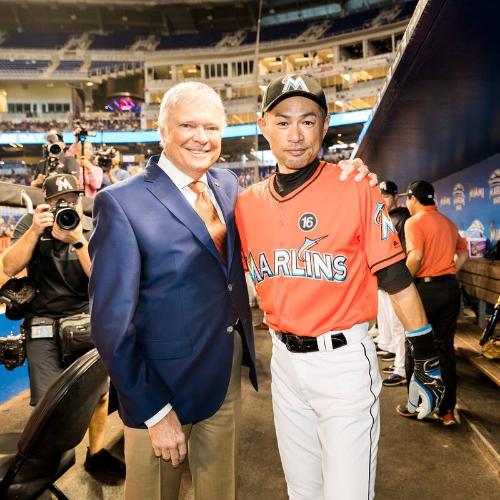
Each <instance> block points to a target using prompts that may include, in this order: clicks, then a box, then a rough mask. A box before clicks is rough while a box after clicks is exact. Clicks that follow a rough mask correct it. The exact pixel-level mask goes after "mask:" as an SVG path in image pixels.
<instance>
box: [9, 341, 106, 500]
mask: <svg viewBox="0 0 500 500" xmlns="http://www.w3.org/2000/svg"><path fill="white" fill-rule="evenodd" d="M107 379H108V375H107V373H106V369H105V368H104V365H103V363H102V361H101V358H100V356H99V354H98V353H97V350H96V349H92V350H91V351H89V352H88V353H86V354H84V355H83V356H82V357H80V358H79V359H77V360H76V361H75V362H74V363H73V364H72V365H71V366H69V367H68V368H67V369H66V370H65V371H64V372H63V373H62V374H61V375H60V376H59V378H58V379H57V380H56V381H55V382H54V384H53V385H52V386H51V387H50V389H49V390H48V391H47V393H46V394H45V396H44V397H43V399H42V401H41V402H40V403H39V404H38V406H36V408H35V409H34V410H33V413H32V414H31V416H30V418H29V420H28V422H27V424H26V426H25V428H24V431H23V432H22V434H20V435H15V434H8V435H0V498H2V499H5V500H10V499H20V500H23V499H28V498H38V496H40V495H41V494H42V493H43V492H45V491H46V490H49V491H50V492H51V493H52V494H54V495H55V496H56V497H57V498H59V499H66V498H67V497H66V496H65V495H64V494H63V493H62V492H61V491H60V490H59V489H58V488H57V487H56V486H55V485H54V483H55V481H57V480H58V479H59V478H60V477H61V476H62V475H63V474H64V473H65V472H66V471H67V470H68V469H70V468H71V467H72V466H73V465H74V463H75V452H74V448H75V447H76V446H77V445H78V443H80V441H81V440H82V439H83V437H84V435H85V432H86V430H87V428H88V426H89V423H90V419H91V417H92V414H93V412H94V409H95V407H96V405H97V402H98V400H99V398H100V396H101V395H102V394H103V393H104V392H106V390H107V389H106V383H107ZM16 441H17V452H16V450H15V447H16V444H15V443H16Z"/></svg>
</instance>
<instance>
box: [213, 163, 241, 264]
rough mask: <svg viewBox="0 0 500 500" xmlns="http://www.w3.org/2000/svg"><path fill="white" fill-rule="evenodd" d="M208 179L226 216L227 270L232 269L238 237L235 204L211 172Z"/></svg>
mask: <svg viewBox="0 0 500 500" xmlns="http://www.w3.org/2000/svg"><path fill="white" fill-rule="evenodd" d="M207 179H208V184H209V186H210V189H211V190H212V192H213V193H214V195H215V199H216V200H217V203H218V204H219V207H220V209H221V210H222V214H223V215H224V221H225V222H226V228H227V234H226V243H227V269H228V270H229V269H231V264H232V261H233V257H234V255H233V254H234V238H235V235H236V226H235V222H234V202H231V200H230V199H229V196H228V194H227V193H226V191H225V190H224V188H223V187H222V184H221V183H220V182H219V181H218V180H217V179H216V178H215V176H214V175H213V174H212V173H211V172H210V170H209V171H208V172H207Z"/></svg>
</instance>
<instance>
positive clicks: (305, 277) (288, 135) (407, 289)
mask: <svg viewBox="0 0 500 500" xmlns="http://www.w3.org/2000/svg"><path fill="white" fill-rule="evenodd" d="M328 125H329V116H328V106H327V103H326V97H325V94H324V92H323V90H322V88H321V86H320V85H319V83H318V82H317V81H316V80H314V79H313V78H310V77H308V76H305V75H288V76H286V77H284V78H282V77H280V78H278V79H276V80H274V81H273V82H271V83H270V84H269V86H268V87H267V89H266V92H265V95H264V98H263V107H262V116H261V118H260V119H259V126H260V128H261V130H262V132H263V134H264V136H265V138H266V139H267V140H268V142H269V144H270V146H271V149H272V152H273V154H274V156H275V157H276V159H277V171H276V173H275V174H274V175H272V176H271V177H270V178H268V179H266V180H264V181H262V182H260V183H258V184H254V185H253V186H251V187H250V188H248V189H247V190H246V191H244V192H243V193H241V194H240V196H239V197H238V200H237V203H236V209H235V216H236V224H237V226H238V230H239V234H240V238H241V244H242V251H243V254H244V256H245V260H246V262H247V265H248V269H249V273H250V276H251V278H252V281H253V283H254V285H255V287H256V290H257V293H258V295H259V299H260V301H259V303H260V307H261V309H262V310H263V311H264V312H265V319H266V323H267V324H268V325H269V326H270V329H271V335H272V339H273V355H272V359H271V373H272V397H273V410H274V419H275V426H276V434H277V438H278V447H279V452H280V456H281V461H282V464H283V469H284V472H285V477H286V481H287V485H288V494H289V496H290V498H291V499H294V500H298V499H301V500H318V499H325V500H326V499H342V500H359V499H360V498H369V499H371V498H373V497H374V495H375V472H376V462H377V447H378V438H379V433H380V420H379V393H380V389H381V380H380V374H379V371H378V366H377V356H376V353H375V345H374V343H373V340H372V339H371V337H370V335H369V334H368V320H370V319H373V318H374V317H375V316H376V315H377V283H378V286H380V287H381V288H382V289H384V290H386V291H387V292H388V293H389V294H391V298H392V302H393V304H394V307H395V310H396V313H397V314H398V316H399V318H400V320H401V322H402V323H403V325H404V326H405V329H406V335H407V338H409V341H410V342H411V344H412V346H413V349H414V354H415V370H414V375H413V377H412V379H411V382H410V394H409V400H408V408H409V411H411V412H413V413H415V412H418V417H419V418H424V417H425V416H426V415H428V414H429V413H430V412H432V411H433V410H434V409H435V408H436V407H437V406H438V405H439V402H440V399H441V397H442V391H443V388H442V383H441V378H440V377H441V376H440V371H439V361H438V359H437V357H436V353H435V347H434V341H433V336H432V327H431V326H430V325H429V324H428V323H427V319H426V317H425V312H424V309H423V307H422V303H421V301H420V299H419V296H418V293H417V290H416V288H415V286H414V284H413V282H412V278H411V275H410V274H409V272H408V269H407V268H406V265H405V258H406V255H405V253H404V251H403V249H402V246H401V243H400V241H399V238H398V236H397V232H396V229H395V228H394V225H393V223H392V221H391V218H390V217H389V215H388V213H387V210H386V209H385V208H384V203H383V200H382V196H381V194H380V191H379V189H378V188H377V187H370V184H369V182H368V180H366V179H365V180H362V181H361V182H358V183H357V182H354V179H353V178H352V176H351V177H350V178H348V179H347V180H346V181H345V182H341V171H340V169H339V168H338V167H337V166H336V165H334V164H330V163H326V162H324V161H320V160H319V159H318V154H319V151H320V148H321V144H322V141H323V138H324V136H325V135H326V132H327V130H328Z"/></svg>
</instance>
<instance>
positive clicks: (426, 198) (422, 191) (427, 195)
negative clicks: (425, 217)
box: [401, 181, 434, 205]
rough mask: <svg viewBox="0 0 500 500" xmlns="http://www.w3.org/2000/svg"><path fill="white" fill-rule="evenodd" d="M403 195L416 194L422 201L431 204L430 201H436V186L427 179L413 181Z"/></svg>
mask: <svg viewBox="0 0 500 500" xmlns="http://www.w3.org/2000/svg"><path fill="white" fill-rule="evenodd" d="M401 196H415V198H417V200H418V201H420V203H422V204H425V205H429V203H430V202H432V203H434V187H433V186H432V184H431V183H430V182H427V181H413V182H410V184H408V189H407V190H406V193H401Z"/></svg>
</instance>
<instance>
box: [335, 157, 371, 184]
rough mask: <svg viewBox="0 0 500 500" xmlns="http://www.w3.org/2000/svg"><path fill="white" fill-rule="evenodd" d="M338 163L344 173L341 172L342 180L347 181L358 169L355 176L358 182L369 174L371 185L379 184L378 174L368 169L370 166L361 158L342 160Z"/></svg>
mask: <svg viewBox="0 0 500 500" xmlns="http://www.w3.org/2000/svg"><path fill="white" fill-rule="evenodd" d="M337 165H338V167H339V168H340V169H341V170H342V173H341V174H340V180H341V181H345V180H346V179H347V178H348V177H349V175H350V174H352V173H353V172H354V171H356V170H357V171H358V174H357V175H356V177H354V180H355V181H356V182H359V181H361V180H363V179H364V178H365V177H367V176H368V177H369V182H370V186H371V187H375V186H377V185H378V178H377V175H376V174H374V173H372V172H370V171H369V170H368V167H367V166H366V165H365V163H364V162H363V160H362V159H361V158H354V160H340V161H339V162H338V163H337Z"/></svg>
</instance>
